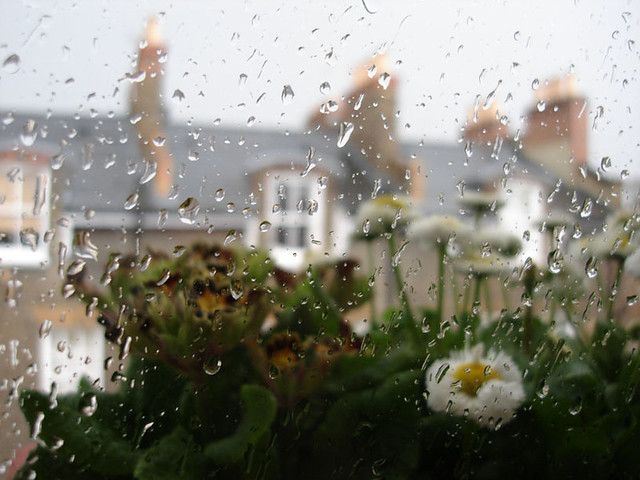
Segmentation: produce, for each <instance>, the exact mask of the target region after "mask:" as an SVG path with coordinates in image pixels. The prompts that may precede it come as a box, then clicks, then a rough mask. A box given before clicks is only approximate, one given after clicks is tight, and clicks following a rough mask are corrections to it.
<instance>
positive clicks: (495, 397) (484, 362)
mask: <svg viewBox="0 0 640 480" xmlns="http://www.w3.org/2000/svg"><path fill="white" fill-rule="evenodd" d="M426 386H427V405H428V406H429V408H431V409H432V410H434V411H436V412H445V413H450V414H452V415H460V416H466V417H468V418H470V419H471V420H473V421H475V422H477V423H478V424H480V425H481V426H484V427H491V428H496V427H498V426H499V425H502V424H505V423H507V422H509V421H510V420H512V419H513V417H514V414H515V411H516V410H517V409H518V408H519V407H520V406H521V405H522V403H523V402H524V399H525V394H524V388H523V386H522V374H521V373H520V369H519V368H518V366H517V365H516V364H515V362H514V361H513V360H512V359H511V358H510V357H509V356H508V355H506V354H505V353H502V352H498V353H495V352H493V351H491V352H489V354H488V355H487V356H484V348H483V346H482V345H476V346H475V347H473V348H472V349H469V348H465V350H464V351H462V352H453V353H452V354H451V356H450V357H449V358H443V359H440V360H437V361H435V362H434V363H432V364H431V366H430V367H429V368H428V369H427V377H426Z"/></svg>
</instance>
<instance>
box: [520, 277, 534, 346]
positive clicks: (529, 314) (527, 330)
mask: <svg viewBox="0 0 640 480" xmlns="http://www.w3.org/2000/svg"><path fill="white" fill-rule="evenodd" d="M534 284H535V267H533V266H532V267H531V268H529V269H527V271H526V272H525V273H524V290H525V292H526V295H527V297H528V298H529V299H530V300H529V303H530V304H529V305H527V306H526V307H525V311H524V321H523V334H522V344H523V345H522V347H523V348H524V352H525V353H526V354H527V355H530V354H531V343H532V341H533V305H532V302H533V287H534Z"/></svg>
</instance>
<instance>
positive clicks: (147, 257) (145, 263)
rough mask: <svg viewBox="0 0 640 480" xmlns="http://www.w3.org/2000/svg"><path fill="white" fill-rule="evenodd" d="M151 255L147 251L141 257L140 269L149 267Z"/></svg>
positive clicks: (143, 269)
mask: <svg viewBox="0 0 640 480" xmlns="http://www.w3.org/2000/svg"><path fill="white" fill-rule="evenodd" d="M151 259H152V257H151V255H149V254H148V253H147V254H146V255H145V256H144V257H142V259H141V260H140V271H141V272H144V271H145V270H146V269H147V268H149V265H151Z"/></svg>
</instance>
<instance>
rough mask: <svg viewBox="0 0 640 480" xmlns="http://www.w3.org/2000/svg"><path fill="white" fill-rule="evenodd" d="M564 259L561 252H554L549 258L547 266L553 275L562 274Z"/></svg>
mask: <svg viewBox="0 0 640 480" xmlns="http://www.w3.org/2000/svg"><path fill="white" fill-rule="evenodd" d="M563 261H564V259H563V257H562V253H560V250H557V249H556V250H553V251H552V252H550V253H549V255H548V256H547V265H548V266H549V271H550V272H551V273H560V272H561V271H562V263H563Z"/></svg>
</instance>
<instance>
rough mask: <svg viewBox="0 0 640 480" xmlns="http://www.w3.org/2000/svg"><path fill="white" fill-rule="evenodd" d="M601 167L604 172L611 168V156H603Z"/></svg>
mask: <svg viewBox="0 0 640 480" xmlns="http://www.w3.org/2000/svg"><path fill="white" fill-rule="evenodd" d="M600 168H601V169H602V171H603V172H606V171H607V170H609V169H610V168H611V157H602V160H600Z"/></svg>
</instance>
